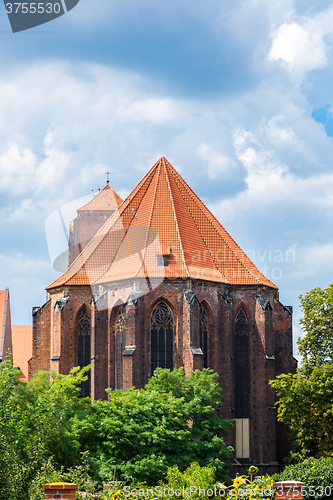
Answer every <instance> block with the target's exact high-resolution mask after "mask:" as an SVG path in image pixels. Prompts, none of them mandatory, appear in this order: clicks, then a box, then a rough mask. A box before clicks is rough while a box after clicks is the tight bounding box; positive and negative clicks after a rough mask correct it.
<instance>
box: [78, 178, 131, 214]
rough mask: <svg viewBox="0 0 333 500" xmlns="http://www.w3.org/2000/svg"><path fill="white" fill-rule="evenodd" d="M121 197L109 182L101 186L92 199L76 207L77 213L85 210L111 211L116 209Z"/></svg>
mask: <svg viewBox="0 0 333 500" xmlns="http://www.w3.org/2000/svg"><path fill="white" fill-rule="evenodd" d="M122 201H123V200H122V198H121V197H120V196H119V194H118V193H116V191H115V190H114V189H112V187H111V186H110V185H109V184H106V186H104V187H103V189H101V190H100V191H99V193H97V194H96V196H94V198H93V199H92V200H90V201H89V202H88V203H86V204H85V205H83V206H82V207H80V208H78V209H77V212H78V213H82V212H86V211H87V210H88V211H89V210H98V211H99V212H102V211H107V212H109V211H111V210H117V208H118V207H119V205H120V204H121V203H122Z"/></svg>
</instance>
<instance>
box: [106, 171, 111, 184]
mask: <svg viewBox="0 0 333 500" xmlns="http://www.w3.org/2000/svg"><path fill="white" fill-rule="evenodd" d="M105 175H106V183H107V184H110V179H109V175H110V172H109V171H107V172H105Z"/></svg>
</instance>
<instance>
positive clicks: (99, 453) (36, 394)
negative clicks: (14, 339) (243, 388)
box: [0, 362, 232, 500]
mask: <svg viewBox="0 0 333 500" xmlns="http://www.w3.org/2000/svg"><path fill="white" fill-rule="evenodd" d="M88 369H89V367H86V368H84V369H82V370H80V369H79V368H75V369H73V370H72V371H71V373H70V374H69V375H59V374H57V373H55V372H52V371H51V372H39V373H38V374H36V375H35V376H34V378H33V379H32V380H31V382H28V383H22V382H20V381H19V372H18V370H15V369H13V368H12V366H11V363H10V362H5V363H2V364H1V366H0V437H1V440H0V468H1V474H0V500H8V499H9V498H10V499H11V500H18V499H20V500H32V499H33V500H38V498H41V497H40V488H41V486H42V484H43V483H45V482H52V481H69V482H71V481H72V482H77V483H79V487H81V488H84V489H85V491H88V492H90V493H94V492H96V488H97V485H96V484H95V483H94V481H92V479H91V477H93V479H94V480H97V481H99V482H100V483H102V482H107V481H109V480H110V478H112V477H113V474H114V469H115V467H116V468H117V474H118V477H117V479H123V480H126V481H128V482H132V483H133V482H137V481H139V480H140V481H147V482H148V483H150V484H152V483H154V482H155V483H156V481H158V479H161V478H163V477H165V475H166V473H167V470H168V467H170V466H171V467H172V466H173V465H176V464H177V466H179V468H180V469H181V470H184V469H186V468H187V467H188V466H189V464H190V463H192V462H194V461H196V462H198V463H199V464H200V465H201V466H203V465H210V466H211V467H214V468H215V469H216V471H217V476H218V478H219V479H221V480H224V479H225V478H226V477H227V471H228V469H229V463H230V457H231V452H232V450H231V448H228V447H226V445H225V444H224V441H223V436H224V435H226V434H227V433H228V431H229V429H230V426H231V423H230V422H228V421H226V420H224V419H223V418H222V417H221V416H220V415H219V411H218V407H219V404H220V402H221V390H220V387H219V386H218V384H217V383H216V375H215V374H214V373H213V372H212V371H211V370H204V371H202V372H199V371H195V372H193V373H192V374H191V376H190V377H188V376H185V373H184V371H183V370H182V369H180V370H174V371H171V372H170V370H157V371H156V373H155V375H154V377H153V378H152V379H151V380H150V381H149V383H148V384H147V386H146V387H145V389H135V388H131V389H130V390H129V391H127V392H122V391H111V390H110V391H109V394H110V401H93V402H92V401H91V400H90V399H89V398H86V399H82V398H80V397H79V391H80V389H79V385H80V384H81V382H82V381H83V380H84V379H85V378H86V372H87V370H88ZM82 452H84V453H83V455H82ZM88 469H89V470H88ZM78 498H79V497H78Z"/></svg>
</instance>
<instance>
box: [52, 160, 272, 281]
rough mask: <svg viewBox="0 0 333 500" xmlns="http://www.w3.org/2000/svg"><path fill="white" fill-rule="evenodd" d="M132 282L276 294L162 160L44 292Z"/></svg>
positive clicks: (177, 175) (204, 207) (200, 202)
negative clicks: (184, 282)
mask: <svg viewBox="0 0 333 500" xmlns="http://www.w3.org/2000/svg"><path fill="white" fill-rule="evenodd" d="M162 255H168V257H167V262H165V264H168V265H166V266H165V265H163V261H161V258H160V260H158V257H157V256H162ZM136 277H146V278H160V279H163V278H164V277H170V278H173V277H182V278H195V279H202V280H207V281H215V282H220V283H230V284H235V285H241V284H242V285H259V284H262V285H266V286H269V287H273V288H277V287H276V285H274V283H272V282H271V281H270V280H268V279H267V278H266V277H265V276H264V275H263V274H262V273H261V272H260V271H259V270H258V269H257V268H256V267H255V265H254V264H253V263H252V262H251V261H250V259H249V258H248V257H247V256H246V255H245V253H244V252H243V251H242V250H241V248H240V247H239V246H238V245H237V243H236V242H235V241H234V240H233V239H232V238H231V236H230V235H229V234H228V233H227V231H226V230H225V229H224V228H223V227H222V226H221V224H220V223H219V222H218V220H217V219H216V218H215V217H214V216H213V214H212V213H211V212H210V211H209V210H208V208H207V207H206V206H205V205H204V203H203V202H202V201H201V200H200V199H199V198H198V196H197V195H196V194H195V193H194V192H193V191H192V189H191V188H190V187H189V186H188V185H187V184H186V182H185V181H184V179H183V178H182V177H181V176H180V175H179V174H178V172H177V171H176V170H175V169H174V168H173V167H172V165H171V164H170V163H169V162H168V161H167V160H166V159H165V158H163V157H162V158H160V159H159V160H158V161H157V162H156V163H155V165H154V166H153V167H152V168H151V169H150V171H149V172H148V173H147V174H146V175H145V177H144V178H143V179H142V180H141V182H139V184H138V185H137V186H136V188H135V189H134V190H133V191H132V193H131V194H130V195H129V196H128V197H127V198H126V199H125V200H124V202H123V203H122V205H121V206H120V207H119V209H118V211H117V212H115V213H114V214H113V215H112V216H111V217H110V218H109V219H108V221H107V222H106V223H105V224H104V226H103V227H102V228H101V229H100V231H99V232H98V233H97V234H96V236H95V237H94V238H93V239H92V240H91V242H90V243H89V244H88V245H87V246H86V248H85V249H84V250H83V252H82V254H81V255H80V256H79V257H78V258H77V259H76V260H75V261H74V262H73V264H72V265H71V267H70V268H69V269H68V271H67V272H66V273H65V274H63V275H62V276H61V277H60V278H58V279H57V280H56V281H54V282H53V283H52V284H51V285H49V286H48V289H52V288H55V287H58V286H62V285H65V284H66V285H89V284H102V283H108V282H112V281H116V280H121V279H127V278H136Z"/></svg>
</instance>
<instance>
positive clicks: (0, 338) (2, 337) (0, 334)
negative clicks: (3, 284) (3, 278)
mask: <svg viewBox="0 0 333 500" xmlns="http://www.w3.org/2000/svg"><path fill="white" fill-rule="evenodd" d="M8 349H9V350H10V351H12V337H11V322H10V301H9V290H8V289H7V290H0V362H1V361H4V360H5V359H6V358H7V354H8Z"/></svg>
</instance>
